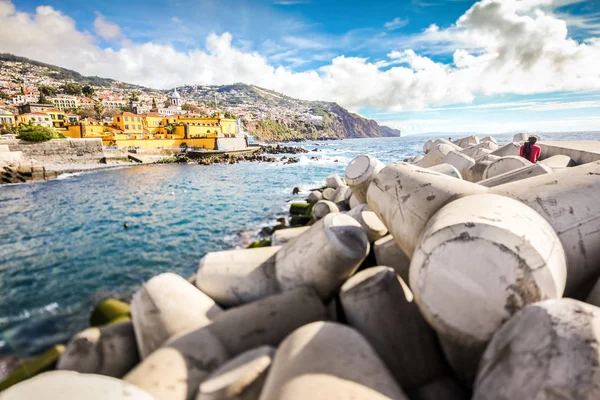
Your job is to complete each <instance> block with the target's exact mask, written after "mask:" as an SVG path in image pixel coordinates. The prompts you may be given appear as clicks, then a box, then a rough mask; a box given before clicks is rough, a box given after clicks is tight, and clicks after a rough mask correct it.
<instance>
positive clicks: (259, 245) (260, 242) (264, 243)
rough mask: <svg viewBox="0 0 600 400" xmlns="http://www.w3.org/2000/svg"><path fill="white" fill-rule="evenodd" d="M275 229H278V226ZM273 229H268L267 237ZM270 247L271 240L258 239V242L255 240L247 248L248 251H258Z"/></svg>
mask: <svg viewBox="0 0 600 400" xmlns="http://www.w3.org/2000/svg"><path fill="white" fill-rule="evenodd" d="M277 227H279V225H277V226H276V227H275V228H277ZM275 228H273V229H269V233H267V235H270V234H271V232H272V231H273V230H274V229H275ZM263 229H264V228H263ZM270 246H271V239H260V240H255V241H254V242H252V243H250V245H249V246H248V247H247V248H248V249H259V248H263V247H270Z"/></svg>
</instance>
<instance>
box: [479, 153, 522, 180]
mask: <svg viewBox="0 0 600 400" xmlns="http://www.w3.org/2000/svg"><path fill="white" fill-rule="evenodd" d="M530 165H532V163H531V162H530V161H529V160H527V159H525V158H523V157H520V156H506V157H502V158H501V159H499V160H496V161H493V162H492V163H491V164H490V165H489V166H488V167H487V168H486V169H485V171H484V172H483V179H490V178H493V177H495V176H498V175H501V174H504V173H506V172H511V171H514V170H517V169H520V168H523V167H527V166H530Z"/></svg>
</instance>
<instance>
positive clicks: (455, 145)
mask: <svg viewBox="0 0 600 400" xmlns="http://www.w3.org/2000/svg"><path fill="white" fill-rule="evenodd" d="M433 144H434V145H436V144H446V145H448V146H450V147H452V148H453V149H454V150H455V151H461V150H462V147H460V146H458V145H457V144H456V143H454V142H451V141H449V140H448V139H444V138H439V139H435V141H434V142H433Z"/></svg>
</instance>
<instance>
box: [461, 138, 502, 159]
mask: <svg viewBox="0 0 600 400" xmlns="http://www.w3.org/2000/svg"><path fill="white" fill-rule="evenodd" d="M480 150H489V151H490V152H492V151H496V150H498V145H497V144H494V143H492V142H481V143H479V144H476V145H475V146H471V147H467V148H466V149H463V150H461V151H460V152H461V153H462V154H464V155H467V156H469V157H471V158H475V155H477V154H479V151H480Z"/></svg>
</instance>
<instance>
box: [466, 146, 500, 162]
mask: <svg viewBox="0 0 600 400" xmlns="http://www.w3.org/2000/svg"><path fill="white" fill-rule="evenodd" d="M461 153H463V154H464V155H467V156H469V157H471V158H472V159H473V160H475V161H479V160H482V159H486V158H487V157H488V156H490V155H491V154H492V153H493V150H488V149H486V148H483V147H480V146H474V148H471V147H470V148H468V149H464V150H463V151H462V152H461ZM496 157H497V156H496ZM498 158H500V157H498Z"/></svg>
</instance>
